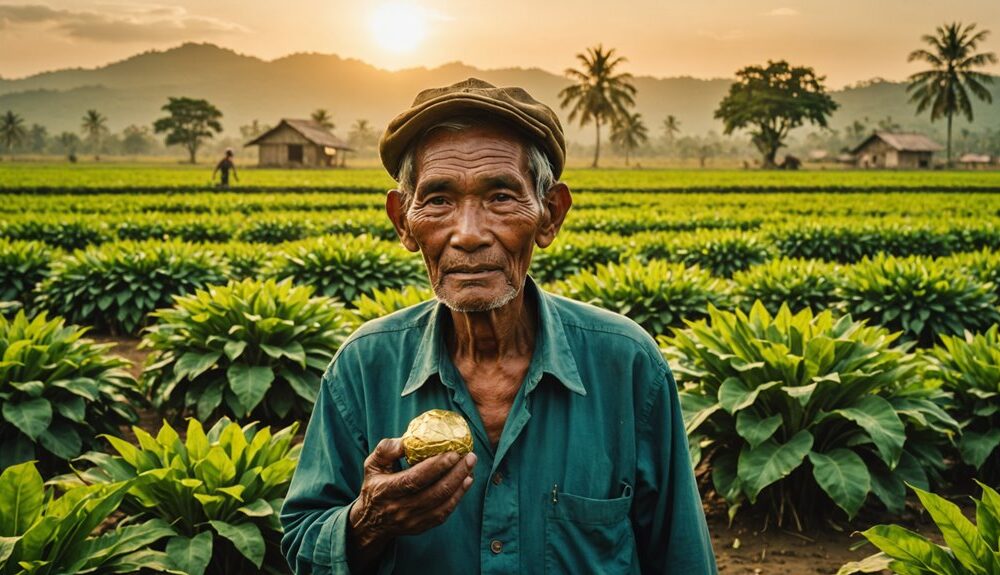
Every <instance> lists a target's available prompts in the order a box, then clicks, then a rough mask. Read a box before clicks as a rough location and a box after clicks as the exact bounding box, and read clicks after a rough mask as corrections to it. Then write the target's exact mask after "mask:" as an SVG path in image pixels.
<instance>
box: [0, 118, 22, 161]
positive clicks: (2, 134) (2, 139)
mask: <svg viewBox="0 0 1000 575" xmlns="http://www.w3.org/2000/svg"><path fill="white" fill-rule="evenodd" d="M27 137H28V131H27V130H26V129H25V128H24V118H22V117H21V116H18V115H17V114H15V113H14V112H12V111H11V110H7V113H6V114H4V115H3V117H0V143H3V147H4V148H6V149H7V153H9V154H11V159H12V160H13V159H14V158H13V153H14V147H15V146H18V145H20V144H21V143H22V142H24V139H25V138H27Z"/></svg>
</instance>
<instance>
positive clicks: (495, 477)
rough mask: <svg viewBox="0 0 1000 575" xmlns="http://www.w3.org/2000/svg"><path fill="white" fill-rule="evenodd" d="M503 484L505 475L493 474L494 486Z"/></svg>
mask: <svg viewBox="0 0 1000 575" xmlns="http://www.w3.org/2000/svg"><path fill="white" fill-rule="evenodd" d="M501 482H503V475H501V474H500V472H499V471H497V472H496V473H494V474H493V485H500V483H501Z"/></svg>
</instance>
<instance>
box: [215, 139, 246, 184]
mask: <svg viewBox="0 0 1000 575" xmlns="http://www.w3.org/2000/svg"><path fill="white" fill-rule="evenodd" d="M229 170H232V171H233V177H234V178H236V181H237V182H238V181H240V177H239V176H237V175H236V164H234V163H233V149H232V148H226V157H225V158H222V159H221V160H219V163H218V164H216V166H215V169H214V170H212V181H213V182H214V181H215V174H216V173H218V172H221V176H222V178H221V179H220V180H219V187H220V188H228V187H229Z"/></svg>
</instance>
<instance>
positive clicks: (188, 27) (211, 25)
mask: <svg viewBox="0 0 1000 575" xmlns="http://www.w3.org/2000/svg"><path fill="white" fill-rule="evenodd" d="M105 5H106V6H108V8H109V9H108V11H106V12H100V13H99V12H92V11H77V10H65V9H58V8H52V7H50V6H47V5H45V4H0V30H2V29H4V28H11V29H13V28H15V27H16V28H24V27H29V26H45V27H47V28H49V29H50V30H54V31H55V32H58V33H61V34H62V35H63V36H65V37H67V38H70V39H74V40H88V41H93V42H108V43H123V42H144V43H148V42H174V41H178V40H190V39H195V38H204V37H206V36H218V35H222V34H233V33H237V34H238V33H245V32H248V31H249V30H248V29H247V28H245V27H243V26H241V25H239V24H236V23H233V22H226V21H224V20H220V19H217V18H209V17H205V16H198V15H194V14H190V13H188V11H187V10H186V9H184V8H182V7H179V6H163V5H158V4H126V3H117V4H111V3H109V4H105Z"/></svg>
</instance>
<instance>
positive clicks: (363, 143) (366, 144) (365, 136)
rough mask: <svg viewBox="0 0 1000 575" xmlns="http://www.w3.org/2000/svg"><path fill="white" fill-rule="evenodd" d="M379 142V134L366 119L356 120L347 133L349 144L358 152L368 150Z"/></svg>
mask: <svg viewBox="0 0 1000 575" xmlns="http://www.w3.org/2000/svg"><path fill="white" fill-rule="evenodd" d="M377 142H378V134H376V133H375V130H373V129H372V127H371V125H370V124H369V123H368V120H365V119H358V120H356V121H355V122H354V125H353V126H351V131H350V132H348V133H347V144H348V145H349V146H351V147H352V148H354V149H355V150H358V151H362V150H366V149H368V148H370V147H372V146H374V145H375V144H376V143H377Z"/></svg>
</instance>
